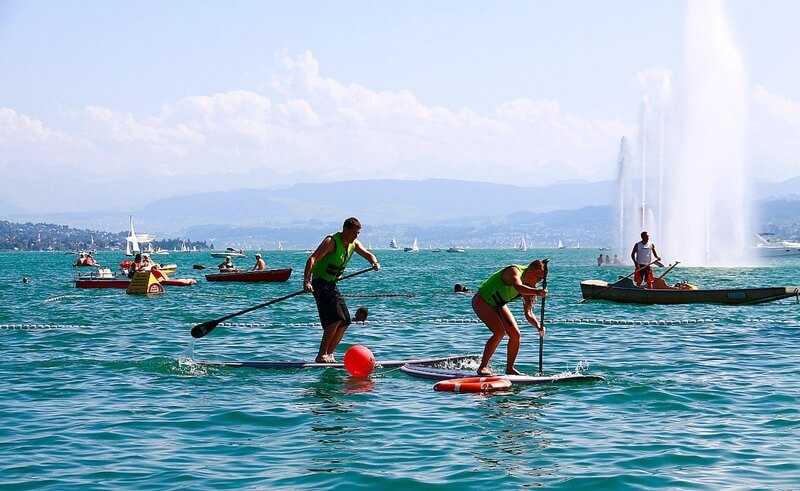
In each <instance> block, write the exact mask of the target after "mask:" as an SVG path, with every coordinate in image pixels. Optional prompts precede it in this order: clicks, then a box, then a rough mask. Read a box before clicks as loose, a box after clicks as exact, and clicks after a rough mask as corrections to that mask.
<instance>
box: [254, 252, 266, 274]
mask: <svg viewBox="0 0 800 491" xmlns="http://www.w3.org/2000/svg"><path fill="white" fill-rule="evenodd" d="M265 269H267V263H265V262H264V260H263V259H261V254H256V264H255V266H253V269H252V271H264V270H265Z"/></svg>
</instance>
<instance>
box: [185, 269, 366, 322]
mask: <svg viewBox="0 0 800 491" xmlns="http://www.w3.org/2000/svg"><path fill="white" fill-rule="evenodd" d="M372 269H373V268H372V267H369V268H367V269H362V270H361V271H358V272H355V273H352V274H349V275H346V276H342V277H341V278H339V279H338V280H336V281H337V282H339V281H342V280H346V279H348V278H352V277H353V276H358V275H360V274H364V273H366V272H367V271H372ZM303 293H305V290H300V291H299V292H294V293H290V294H289V295H285V296H283V297H280V298H276V299H274V300H270V301H269V302H264V303H261V304H258V305H256V306H254V307H249V308H246V309H244V310H240V311H239V312H234V313H233V314H228V315H226V316H224V317H220V318H219V319H214V320H210V321H205V322H203V323H200V324H197V325H196V326H194V327H193V328H192V337H193V338H202V337H203V336H205V335H206V334H208V333H210V332H211V331H213V330H214V328H215V327H217V325H219V323H220V322H223V321H226V320H228V319H232V318H234V317H236V316H239V315H242V314H246V313H248V312H252V311H254V310H258V309H260V308H262V307H266V306H267V305H272V304H274V303H278V302H283V301H284V300H288V299H290V298H292V297H296V296H297V295H302V294H303Z"/></svg>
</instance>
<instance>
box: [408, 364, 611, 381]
mask: <svg viewBox="0 0 800 491" xmlns="http://www.w3.org/2000/svg"><path fill="white" fill-rule="evenodd" d="M400 370H401V371H402V372H404V373H407V374H409V375H411V376H413V377H420V378H426V379H430V380H448V379H461V378H468V377H477V374H476V373H475V372H474V371H471V370H452V369H446V368H435V367H428V366H424V365H421V364H417V363H408V364H406V365H403V366H401V367H400ZM492 377H500V378H504V379H508V380H509V381H510V382H511V383H512V384H520V385H533V384H561V383H569V382H596V381H601V380H605V379H604V378H603V377H601V376H600V375H590V374H580V373H559V374H556V375H505V374H496V375H492Z"/></svg>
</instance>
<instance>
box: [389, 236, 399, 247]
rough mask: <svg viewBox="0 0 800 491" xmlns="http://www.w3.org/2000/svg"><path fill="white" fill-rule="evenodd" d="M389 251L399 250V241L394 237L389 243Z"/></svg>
mask: <svg viewBox="0 0 800 491" xmlns="http://www.w3.org/2000/svg"><path fill="white" fill-rule="evenodd" d="M389 249H394V250H398V249H399V247H398V246H397V241H396V240H394V237H392V240H390V241H389Z"/></svg>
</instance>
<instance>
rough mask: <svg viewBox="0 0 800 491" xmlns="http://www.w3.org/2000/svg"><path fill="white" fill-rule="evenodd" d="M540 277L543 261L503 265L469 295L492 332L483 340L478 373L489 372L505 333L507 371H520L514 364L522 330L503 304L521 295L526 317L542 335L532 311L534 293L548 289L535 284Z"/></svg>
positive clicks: (488, 373) (534, 299)
mask: <svg viewBox="0 0 800 491" xmlns="http://www.w3.org/2000/svg"><path fill="white" fill-rule="evenodd" d="M542 279H544V264H543V263H542V261H540V260H539V259H536V260H534V261H533V262H531V263H530V264H529V265H528V266H526V267H523V266H518V265H515V264H512V265H511V266H506V267H505V268H502V269H500V270H498V271H496V272H495V273H494V274H492V275H491V276H489V278H487V279H486V281H484V282H483V283H481V285H480V286H479V287H478V293H476V294H475V296H474V297H472V310H474V311H475V314H477V315H478V318H479V319H480V320H481V321H483V323H484V324H486V327H488V328H489V330H490V331H492V336H491V337H490V338H489V340H488V341H486V347H484V349H483V358H481V364H480V366H479V367H478V375H481V376H487V375H491V372H490V371H489V361H490V360H491V359H492V355H493V354H494V352H495V350H496V349H497V346H498V345H499V344H500V341H502V340H503V337H504V336H505V335H506V334H507V335H508V347H507V352H506V374H508V375H522V374H521V373H520V372H519V371H518V370H517V369H516V368H514V363H515V362H516V360H517V354H518V353H519V347H520V337H521V334H520V330H519V326H518V325H517V320H516V319H515V318H514V316H513V315H512V314H511V310H509V308H508V306H507V305H506V304H507V303H509V302H511V301H512V300H516V299H517V298H519V297H522V308H523V311H524V313H525V319H526V320H527V321H528V323H530V325H532V326H533V327H535V328H536V329H537V330H538V331H539V336H540V337H544V332H545V329H544V326H542V325H541V324H539V320H538V319H537V318H536V316H534V314H533V304H534V303H535V302H536V297H544V296H546V295H547V290H545V289H543V288H536V284H537V283H539V282H540V281H541V280H542Z"/></svg>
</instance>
